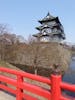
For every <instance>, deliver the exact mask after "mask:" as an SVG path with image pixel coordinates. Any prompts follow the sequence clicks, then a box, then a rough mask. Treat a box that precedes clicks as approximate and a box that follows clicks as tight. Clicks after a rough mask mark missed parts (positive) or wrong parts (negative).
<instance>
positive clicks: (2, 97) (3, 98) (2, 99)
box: [0, 91, 16, 100]
mask: <svg viewBox="0 0 75 100" xmlns="http://www.w3.org/2000/svg"><path fill="white" fill-rule="evenodd" d="M0 100H16V98H15V97H14V96H12V95H9V94H7V93H5V92H3V91H0Z"/></svg>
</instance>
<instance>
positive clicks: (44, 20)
mask: <svg viewBox="0 0 75 100" xmlns="http://www.w3.org/2000/svg"><path fill="white" fill-rule="evenodd" d="M53 19H56V17H53V16H52V15H51V14H50V13H49V12H48V14H47V16H46V17H44V18H43V19H42V20H39V22H40V23H41V24H42V23H43V22H46V21H50V20H53Z"/></svg>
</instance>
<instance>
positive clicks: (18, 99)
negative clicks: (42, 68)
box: [16, 76, 23, 100]
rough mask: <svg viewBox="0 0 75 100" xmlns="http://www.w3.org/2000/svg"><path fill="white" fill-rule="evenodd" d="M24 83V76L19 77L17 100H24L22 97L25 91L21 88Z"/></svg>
mask: <svg viewBox="0 0 75 100" xmlns="http://www.w3.org/2000/svg"><path fill="white" fill-rule="evenodd" d="M21 82H23V77H22V76H17V94H16V100H23V97H22V93H23V90H22V89H21V88H20V84H19V83H21Z"/></svg>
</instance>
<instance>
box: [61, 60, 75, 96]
mask: <svg viewBox="0 0 75 100" xmlns="http://www.w3.org/2000/svg"><path fill="white" fill-rule="evenodd" d="M63 81H65V82H68V83H70V84H75V59H73V60H71V63H70V66H69V68H68V70H67V71H66V73H65V74H64V76H63ZM65 93H66V94H67V95H70V96H73V97H75V92H69V91H65Z"/></svg>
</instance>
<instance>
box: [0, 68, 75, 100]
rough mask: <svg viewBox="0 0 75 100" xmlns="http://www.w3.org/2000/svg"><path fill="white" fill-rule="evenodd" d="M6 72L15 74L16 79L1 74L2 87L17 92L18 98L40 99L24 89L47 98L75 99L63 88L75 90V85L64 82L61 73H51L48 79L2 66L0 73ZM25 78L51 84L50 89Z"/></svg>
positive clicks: (19, 99)
mask: <svg viewBox="0 0 75 100" xmlns="http://www.w3.org/2000/svg"><path fill="white" fill-rule="evenodd" d="M4 72H5V73H10V74H14V75H15V76H16V79H14V78H10V77H8V76H5V75H2V74H0V89H2V90H6V91H8V92H10V93H13V94H15V95H16V100H23V99H25V100H38V98H37V97H33V96H30V95H28V94H26V93H25V92H24V90H26V91H29V92H31V93H34V94H37V95H39V96H42V97H44V98H46V99H47V100H75V98H69V97H66V96H63V94H62V89H65V90H69V91H72V92H75V85H71V84H68V83H64V82H62V80H61V75H51V77H50V79H47V78H45V77H41V76H38V75H33V74H29V73H26V72H22V71H16V70H11V69H8V68H3V67H0V73H4ZM24 78H28V79H32V80H35V81H38V82H42V83H46V84H48V85H49V86H50V89H49V90H48V89H44V88H42V87H40V86H36V85H32V84H30V83H28V82H26V81H25V80H24ZM3 83H8V84H11V85H13V86H15V87H16V88H15V89H13V88H11V87H8V86H7V85H4V84H3Z"/></svg>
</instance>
